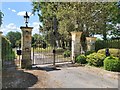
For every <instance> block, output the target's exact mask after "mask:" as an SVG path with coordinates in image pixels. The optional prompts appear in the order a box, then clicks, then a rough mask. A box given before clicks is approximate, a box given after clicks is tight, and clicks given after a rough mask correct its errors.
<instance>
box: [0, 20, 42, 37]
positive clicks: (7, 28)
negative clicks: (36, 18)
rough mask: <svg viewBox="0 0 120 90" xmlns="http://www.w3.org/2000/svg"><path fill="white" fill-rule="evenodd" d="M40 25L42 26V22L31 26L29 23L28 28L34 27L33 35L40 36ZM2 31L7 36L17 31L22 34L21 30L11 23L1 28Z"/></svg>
mask: <svg viewBox="0 0 120 90" xmlns="http://www.w3.org/2000/svg"><path fill="white" fill-rule="evenodd" d="M39 25H42V23H40V22H33V23H31V24H30V23H29V25H28V26H31V27H33V30H32V35H33V34H35V33H37V34H39ZM0 31H2V32H3V35H6V34H7V33H8V32H10V31H13V32H16V31H18V32H21V30H20V28H19V27H17V26H16V25H15V24H14V23H9V24H8V25H2V26H1V27H0Z"/></svg>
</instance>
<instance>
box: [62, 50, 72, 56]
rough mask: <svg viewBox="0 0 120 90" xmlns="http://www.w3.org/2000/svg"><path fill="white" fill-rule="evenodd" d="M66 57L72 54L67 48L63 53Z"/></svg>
mask: <svg viewBox="0 0 120 90" xmlns="http://www.w3.org/2000/svg"><path fill="white" fill-rule="evenodd" d="M63 55H64V57H70V55H71V51H70V50H66V51H65V52H64V53H63Z"/></svg>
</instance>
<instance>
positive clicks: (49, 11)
mask: <svg viewBox="0 0 120 90" xmlns="http://www.w3.org/2000/svg"><path fill="white" fill-rule="evenodd" d="M33 11H34V12H36V11H38V16H39V18H40V21H41V22H43V27H44V28H45V29H44V30H48V31H49V30H51V29H52V22H53V16H54V15H55V16H56V17H57V20H58V33H59V34H60V36H62V37H63V36H65V37H64V39H65V38H66V36H67V37H69V35H70V32H71V31H83V32H85V33H86V36H93V35H95V34H101V35H102V36H103V39H104V40H106V39H107V34H108V31H109V30H111V29H110V28H109V22H111V23H114V22H116V21H117V16H118V14H117V13H118V12H117V11H118V10H117V6H116V3H113V2H94V3H87V2H67V3H63V2H59V3H58V2H50V3H45V2H39V3H38V2H34V3H33ZM39 11H41V13H40V14H39ZM76 23H77V24H78V25H79V27H78V29H75V24H76ZM113 27H114V26H113ZM51 31H52V30H51ZM62 37H60V38H62ZM66 39H68V40H69V39H70V38H66Z"/></svg>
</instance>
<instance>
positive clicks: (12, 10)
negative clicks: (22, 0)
mask: <svg viewBox="0 0 120 90" xmlns="http://www.w3.org/2000/svg"><path fill="white" fill-rule="evenodd" d="M8 10H10V11H11V12H16V10H14V9H11V8H8Z"/></svg>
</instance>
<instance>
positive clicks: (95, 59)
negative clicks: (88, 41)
mask: <svg viewBox="0 0 120 90" xmlns="http://www.w3.org/2000/svg"><path fill="white" fill-rule="evenodd" d="M104 59H105V55H104V54H100V53H92V54H90V55H88V56H87V59H86V61H87V62H88V64H89V65H93V66H97V67H98V66H103V60H104Z"/></svg>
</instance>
